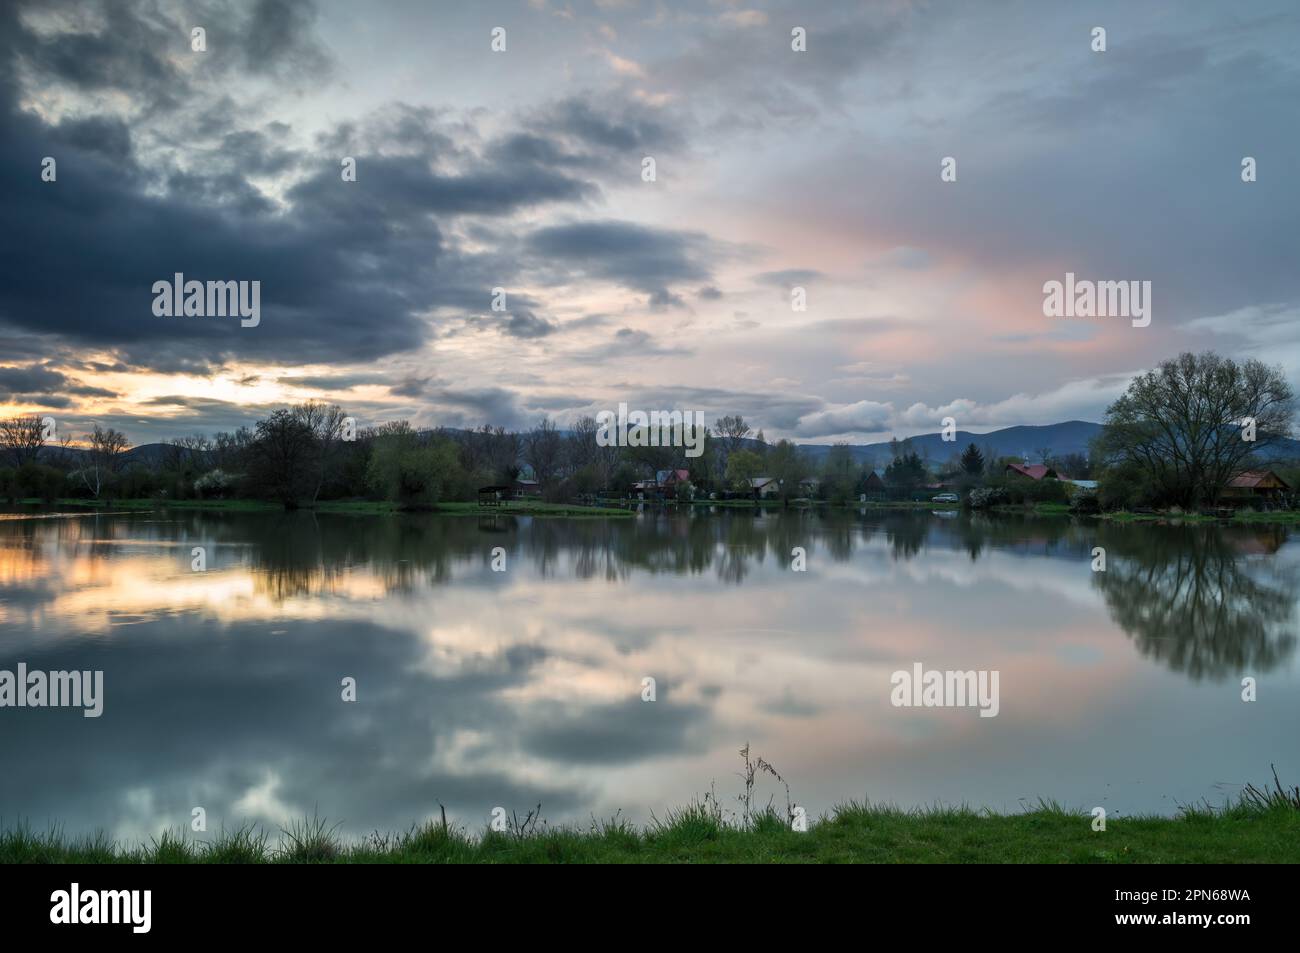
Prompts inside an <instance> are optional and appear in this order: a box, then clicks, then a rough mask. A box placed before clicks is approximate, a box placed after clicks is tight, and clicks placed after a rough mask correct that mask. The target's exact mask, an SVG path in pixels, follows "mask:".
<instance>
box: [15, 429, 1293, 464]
mask: <svg viewBox="0 0 1300 953" xmlns="http://www.w3.org/2000/svg"><path fill="white" fill-rule="evenodd" d="M1099 433H1101V424H1094V423H1090V422H1089V421H1087V420H1067V421H1065V422H1064V423H1059V424H1044V425H1042V426H1035V427H1031V426H1019V427H1004V428H1003V429H1002V430H994V431H991V432H990V433H971V432H970V431H969V430H958V431H957V435H956V439H955V440H952V441H946V440H944V439H943V435H942V434H938V433H927V434H919V435H917V436H915V437H910V438H908V440H909V442H910V445H911V448H912V450H914V451H915V452H916V453H918V454H920V455H921V457H922V458H923V459H928V460H929V461H931V462H933V463H940V462H943V461H945V460H948V459H949V458H950V457H952V456H953V455H954V454H960V453H961V452H962V451H963V450H965V449H966V447H967V445H969V444H972V443H973V444H975V446H977V447H979V448H980V451H981V452H982V453H983V454H984V456H985V458H986V459H987V458H989V457H1020V458H1022V459H1027V460H1029V461H1030V462H1034V463H1037V462H1038V461H1039V460H1041V458H1042V452H1043V451H1044V450H1046V451H1047V452H1048V453H1049V455H1051V456H1053V457H1062V456H1064V455H1066V454H1067V453H1083V454H1086V453H1087V452H1088V445H1089V443H1090V442H1091V441H1092V440H1093V438H1095V437H1096V436H1097V435H1098V434H1099ZM745 444H746V446H749V447H755V446H757V445H758V441H756V440H746V441H745ZM799 447H800V449H802V450H803V452H804V453H805V454H807V455H808V457H810V458H811V459H812V460H813V461H815V462H817V463H820V462H821V461H822V460H824V459H825V457H826V455H827V454H828V453H830V450H831V445H830V444H825V443H801V444H800V445H799ZM171 449H172V448H171V447H169V446H168V445H167V444H163V443H146V444H141V445H140V446H138V447H132V448H131V449H130V450H128V451H126V454H125V456H124V460H125V462H126V463H128V464H129V463H141V464H144V465H145V466H150V467H152V466H156V465H157V464H158V462H159V461H160V460H161V459H162V458H163V454H165V453H167V452H168V451H169V450H171ZM849 451H850V453H852V455H853V459H854V461H856V462H857V463H865V464H869V465H871V466H873V467H876V466H879V467H883V466H886V465H887V464H888V463H889V461H890V460H891V459H893V453H892V451H891V449H890V445H889V441H882V442H880V443H861V444H851V445H850V446H849ZM61 452H66V453H68V454H70V455H71V456H72V457H73V458H79V457H80V456H81V455H82V454H84V453H85V452H86V451H84V450H76V449H69V450H67V451H61V450H60V449H59V448H58V447H43V448H42V449H41V454H40V457H39V459H41V460H42V461H45V462H50V461H51V460H53V459H56V458H57V456H58V454H59V453H61ZM1261 459H1263V460H1265V461H1268V460H1297V459H1300V440H1281V441H1278V442H1277V443H1275V444H1273V446H1272V447H1270V448H1268V450H1267V451H1265V452H1264V453H1263V454H1262V455H1261Z"/></svg>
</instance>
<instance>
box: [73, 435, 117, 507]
mask: <svg viewBox="0 0 1300 953" xmlns="http://www.w3.org/2000/svg"><path fill="white" fill-rule="evenodd" d="M86 439H87V440H88V441H89V442H90V451H89V454H88V456H87V465H86V466H84V467H82V468H81V482H82V483H84V484H85V485H86V489H88V490H89V491H90V492H91V493H92V494H93V495H94V497H95V499H99V494H100V493H102V492H103V490H104V486H105V484H106V483H107V482H108V481H109V479H111V478H112V476H113V475H114V474H116V473H117V471H118V470H119V469H120V468H121V466H122V454H124V453H126V448H127V446H128V443H127V439H126V434H124V433H122V432H121V431H119V430H114V429H113V428H112V427H109V428H108V429H107V430H105V429H104V428H103V427H101V426H100V425H99V424H95V430H94V432H93V433H88V434H86Z"/></svg>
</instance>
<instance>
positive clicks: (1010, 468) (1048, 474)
mask: <svg viewBox="0 0 1300 953" xmlns="http://www.w3.org/2000/svg"><path fill="white" fill-rule="evenodd" d="M1005 472H1006V474H1007V476H1012V475H1016V476H1023V477H1029V479H1031V480H1064V479H1065V477H1064V476H1062V475H1061V474H1060V473H1058V472H1057V471H1056V470H1055V469H1053V468H1052V467H1049V466H1047V465H1046V464H1043V463H1008V464H1007V468H1006V471H1005Z"/></svg>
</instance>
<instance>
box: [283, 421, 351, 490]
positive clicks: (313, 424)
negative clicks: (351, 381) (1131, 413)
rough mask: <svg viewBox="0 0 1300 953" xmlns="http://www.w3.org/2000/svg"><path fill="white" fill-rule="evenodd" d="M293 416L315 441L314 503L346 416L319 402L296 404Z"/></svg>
mask: <svg viewBox="0 0 1300 953" xmlns="http://www.w3.org/2000/svg"><path fill="white" fill-rule="evenodd" d="M293 415H294V417H296V418H297V419H298V420H299V421H300V422H301V423H302V424H303V426H305V427H306V428H307V429H308V430H309V431H311V433H312V436H313V437H315V439H316V456H317V464H318V468H317V472H316V489H315V490H314V491H313V492H312V495H311V501H312V502H313V503H315V502H316V498H317V497H319V496H320V488H321V486H322V485H323V484H324V483H325V477H326V476H327V474H328V468H329V466H330V464H331V463H332V462H333V460H334V450H335V448H336V447H337V446H338V444H339V440H340V439H341V438H342V435H343V422H344V421H345V420H346V419H347V415H346V414H344V413H343V409H342V408H341V407H339V406H338V405H337V404H326V403H324V402H323V401H319V400H309V401H307V402H306V403H305V404H298V405H297V406H296V407H294V409H293Z"/></svg>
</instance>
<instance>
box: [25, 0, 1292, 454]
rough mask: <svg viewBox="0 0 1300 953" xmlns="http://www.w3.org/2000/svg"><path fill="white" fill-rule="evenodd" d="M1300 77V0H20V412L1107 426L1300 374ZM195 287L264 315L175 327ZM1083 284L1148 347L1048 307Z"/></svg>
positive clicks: (876, 432)
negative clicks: (1196, 387)
mask: <svg viewBox="0 0 1300 953" xmlns="http://www.w3.org/2000/svg"><path fill="white" fill-rule="evenodd" d="M1099 26H1100V27H1104V28H1105V30H1106V50H1105V52H1095V51H1094V50H1093V46H1094V39H1093V28H1094V27H1099ZM195 27H202V28H203V29H204V30H205V31H206V47H207V48H206V50H205V51H201V52H199V51H195V50H193V49H192V48H191V46H192V44H191V31H192V29H193V28H195ZM496 27H501V28H503V29H504V30H505V46H506V49H505V51H504V52H494V51H493V50H492V31H493V29H494V28H496ZM796 27H802V28H803V29H804V30H805V31H806V37H807V40H806V46H807V48H806V51H802V52H796V51H795V50H793V49H792V48H791V31H792V30H793V29H794V28H796ZM1298 94H1300V6H1297V5H1296V3H1295V2H1294V0H1277V2H1268V0H1251V2H1249V3H1240V4H1229V3H1224V2H1180V3H1173V2H1169V3H1155V2H1151V3H1132V2H1131V0H1124V2H1119V3H1104V2H1090V3H1088V4H1069V5H1066V4H1044V3H1041V2H1026V3H976V2H960V3H959V2H943V3H940V2H935V3H920V2H905V0H896V2H890V0H883V2H870V3H868V2H829V0H827V2H819V3H813V4H809V3H764V2H752V3H743V2H739V0H738V2H721V0H719V2H708V0H696V2H681V3H670V2H659V0H639V2H638V0H569V2H556V0H544V2H543V0H534V2H527V0H519V2H484V0H479V2H474V3H461V2H456V3H452V2H447V3H436V2H428V0H410V2H391V3H382V4H380V3H357V2H349V3H334V2H328V0H321V2H317V3H311V2H299V0H287V2H284V0H281V2H260V3H252V2H195V3H168V2H133V3H126V2H122V3H114V2H90V0H85V2H75V3H71V2H69V3H64V2H57V0H53V2H52V0H40V2H32V3H21V2H20V3H18V4H16V5H15V4H12V3H6V4H4V5H3V6H0V216H3V222H2V223H0V224H2V225H3V227H2V228H0V262H3V273H2V274H0V415H4V416H8V415H12V414H15V413H32V412H34V413H39V414H41V415H47V414H48V415H51V416H53V417H55V419H56V420H58V421H59V422H60V427H61V428H62V429H63V430H64V431H66V432H78V433H79V432H82V431H84V430H85V429H87V428H88V427H89V426H90V425H91V423H92V422H95V421H98V422H101V423H103V424H105V425H112V426H116V427H118V428H119V429H123V430H125V431H126V433H127V434H128V436H129V437H130V439H131V440H132V442H137V443H143V442H149V441H152V440H160V439H166V438H168V437H174V436H179V435H183V434H187V433H193V432H197V431H203V432H212V431H215V430H220V429H232V428H233V427H236V426H238V425H240V424H245V423H251V422H252V421H253V420H255V419H256V418H257V417H258V416H261V415H263V414H265V413H266V412H267V411H269V410H270V409H271V408H273V407H275V406H278V405H282V404H284V403H286V402H294V401H300V400H304V399H307V398H312V397H316V398H322V399H327V400H330V401H333V402H337V403H339V404H341V405H342V406H343V407H344V408H345V409H346V410H347V411H348V412H349V413H351V414H353V415H354V416H356V417H357V418H358V420H359V422H362V423H363V424H364V423H374V422H380V421H383V420H391V419H397V418H402V417H406V418H410V419H412V420H413V421H415V422H416V423H417V424H420V425H425V426H435V425H446V426H477V425H479V424H482V423H493V424H500V425H504V426H510V427H526V426H529V425H531V424H533V423H534V422H536V420H537V419H538V418H540V417H541V416H543V415H549V416H550V417H552V418H553V419H556V420H558V421H559V422H560V423H561V425H565V424H567V423H570V422H572V421H573V420H574V419H575V418H577V417H578V416H581V415H583V414H588V413H593V414H594V413H595V412H596V411H598V410H602V409H606V408H614V407H616V406H617V404H618V403H619V402H620V401H622V402H626V403H628V404H629V405H630V406H631V407H632V408H633V409H636V408H641V409H645V410H652V409H674V408H676V409H681V410H701V411H703V412H704V413H705V414H706V417H707V419H709V420H710V421H711V420H713V419H714V418H715V417H718V416H721V415H723V414H736V413H739V414H743V415H744V416H745V417H746V419H747V420H750V421H751V422H752V423H753V424H754V425H755V426H757V427H762V428H763V429H764V431H765V433H766V435H767V436H768V438H769V439H773V438H777V437H782V436H788V437H792V438H794V439H796V440H798V441H801V442H816V443H827V442H831V441H833V440H849V441H851V442H855V443H864V442H872V441H876V440H883V439H888V438H889V436H890V435H899V436H902V435H907V434H913V433H922V432H932V431H935V430H938V429H939V428H940V426H941V424H940V421H941V420H942V418H943V417H945V416H952V417H954V418H955V419H956V421H957V425H958V426H959V427H961V428H962V429H969V430H975V431H987V430H991V429H995V428H998V427H1003V426H1009V425H1013V424H1020V423H1053V422H1057V421H1061V420H1068V419H1087V420H1099V419H1100V417H1101V414H1102V412H1103V411H1104V409H1105V406H1106V404H1107V403H1108V402H1109V401H1110V400H1112V399H1113V398H1114V397H1115V396H1117V394H1118V393H1119V392H1120V391H1121V390H1122V389H1123V387H1124V385H1125V383H1126V382H1127V380H1128V379H1129V378H1130V377H1131V376H1132V375H1133V374H1134V373H1135V372H1137V371H1140V370H1142V369H1144V368H1147V367H1150V366H1152V365H1153V364H1154V363H1155V362H1158V361H1159V360H1161V359H1163V358H1165V357H1170V356H1173V355H1175V354H1177V353H1178V352H1179V351H1181V350H1186V349H1189V348H1190V349H1194V350H1200V349H1202V348H1207V347H1208V348H1214V349H1216V350H1219V351H1221V352H1223V353H1228V354H1231V355H1235V356H1257V357H1261V358H1263V359H1265V360H1267V361H1269V362H1270V363H1275V362H1280V363H1282V364H1283V365H1284V366H1285V368H1286V370H1287V373H1288V376H1289V377H1290V378H1291V380H1292V382H1293V383H1296V384H1300V267H1297V262H1298V261H1300V256H1298V254H1297V252H1298V251H1300V248H1298V247H1297V246H1298V245H1300V242H1298V241H1297V236H1298V234H1300V228H1298V225H1297V223H1298V222H1300V187H1298V186H1297V184H1296V179H1297V175H1300V125H1298V124H1297V121H1296V119H1297V108H1298V106H1300V95H1298ZM1246 156H1250V157H1253V158H1254V159H1255V161H1256V165H1257V176H1258V180H1257V181H1255V182H1252V183H1246V182H1243V181H1242V174H1241V170H1242V159H1243V157H1246ZM45 157H53V158H54V159H55V160H56V163H57V166H56V178H55V181H53V182H47V181H43V180H42V175H41V173H42V160H43V159H44V158H45ZM344 157H353V158H355V160H356V169H357V180H356V181H355V182H345V181H344V180H343V176H342V175H341V160H342V159H343V158H344ZM646 157H652V158H653V159H654V162H655V172H656V176H655V180H654V181H653V182H647V181H644V180H643V175H642V170H643V160H644V159H645V158H646ZM944 157H953V158H955V159H956V163H957V177H956V181H955V182H944V181H941V178H940V164H941V160H942V159H943V158H944ZM176 272H181V273H183V274H184V275H185V276H186V277H187V278H193V279H199V280H209V279H211V280H241V281H253V280H257V281H260V282H261V321H260V323H259V324H258V326H257V327H247V328H245V327H241V326H240V323H239V321H238V319H232V318H222V317H197V316H190V317H158V316H156V315H155V314H154V313H153V310H152V305H153V298H154V296H153V293H152V290H151V289H152V286H153V284H154V282H156V281H159V280H170V279H171V277H172V275H173V274H174V273H176ZM1066 272H1073V273H1075V274H1076V275H1077V276H1079V277H1080V278H1087V279H1092V280H1136V281H1150V282H1151V283H1152V302H1151V305H1152V314H1151V317H1152V320H1151V323H1150V326H1148V327H1143V328H1139V327H1133V326H1132V323H1131V321H1129V320H1128V319H1126V318H1123V317H1107V318H1049V317H1045V316H1044V314H1043V297H1044V296H1043V284H1044V282H1047V281H1051V280H1062V279H1063V278H1064V275H1065V273H1066ZM495 287H501V288H504V289H505V290H506V307H507V310H506V311H504V312H499V311H493V310H492V309H491V305H492V300H493V295H492V289H493V288H495ZM795 287H801V288H803V289H805V290H806V296H807V308H806V310H803V311H798V310H795V309H794V308H792V304H791V300H792V299H791V292H792V289H793V288H795Z"/></svg>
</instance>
